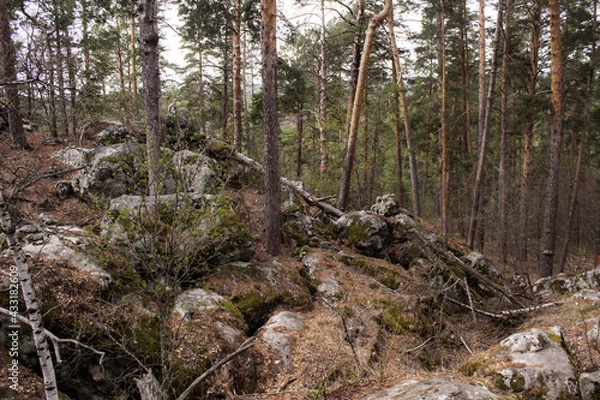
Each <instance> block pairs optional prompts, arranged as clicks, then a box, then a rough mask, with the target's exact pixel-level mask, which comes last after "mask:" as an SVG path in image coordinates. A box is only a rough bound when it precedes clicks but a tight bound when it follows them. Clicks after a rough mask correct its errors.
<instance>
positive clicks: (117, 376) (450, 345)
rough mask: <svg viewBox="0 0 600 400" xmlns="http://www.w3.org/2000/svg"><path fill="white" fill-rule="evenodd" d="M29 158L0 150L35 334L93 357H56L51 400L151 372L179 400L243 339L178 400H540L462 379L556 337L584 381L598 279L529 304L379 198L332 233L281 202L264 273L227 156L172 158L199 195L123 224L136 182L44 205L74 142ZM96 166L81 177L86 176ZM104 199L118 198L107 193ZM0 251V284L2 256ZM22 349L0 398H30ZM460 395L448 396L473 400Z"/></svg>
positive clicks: (86, 394) (91, 137)
mask: <svg viewBox="0 0 600 400" xmlns="http://www.w3.org/2000/svg"><path fill="white" fill-rule="evenodd" d="M119 129H121V130H127V131H129V133H130V134H131V136H132V137H135V130H130V129H127V128H125V127H122V126H120V125H119V126H116V127H115V126H113V123H109V122H104V123H97V124H95V125H94V126H91V127H89V129H88V130H87V131H86V132H85V135H83V136H82V138H81V140H80V143H78V145H79V146H78V147H77V148H78V149H79V148H82V149H93V148H95V147H97V146H98V145H96V144H95V142H96V141H97V137H96V134H98V133H100V132H105V131H107V130H109V131H111V132H116V131H118V130H119ZM28 140H29V142H30V143H31V144H32V146H33V150H32V151H28V152H17V151H12V150H11V149H10V147H9V140H8V138H7V137H6V136H2V137H0V160H1V161H0V182H2V186H1V189H2V191H3V193H4V195H5V197H7V198H8V199H9V204H10V206H11V207H10V211H11V214H12V216H13V219H14V221H15V222H16V223H17V225H18V226H19V227H20V231H19V237H20V239H21V240H22V241H23V244H24V245H25V247H24V251H25V252H26V253H27V254H28V263H29V266H30V268H31V270H32V274H33V275H34V276H35V285H36V289H37V292H38V296H39V298H40V302H41V304H42V309H43V314H44V323H45V327H46V328H47V329H48V330H49V331H51V332H53V333H54V334H56V335H57V336H58V337H60V338H73V339H77V340H78V341H80V342H81V343H84V344H86V345H89V346H91V347H92V348H94V349H95V350H96V351H97V352H93V351H90V350H89V349H85V348H82V347H77V346H74V345H73V344H68V343H65V344H61V345H60V352H61V359H62V363H61V364H60V365H58V366H57V372H58V377H59V388H60V390H61V392H63V393H64V394H65V398H67V396H68V398H72V399H98V400H99V399H113V398H139V393H138V390H137V389H136V384H135V379H139V378H141V376H142V375H143V374H144V372H145V371H146V372H147V370H148V369H152V370H153V372H154V374H155V375H156V376H157V377H158V379H159V381H160V382H161V384H162V385H163V389H164V392H165V393H166V395H167V396H169V398H177V396H179V394H180V393H182V392H183V391H184V390H185V388H187V387H188V385H190V384H191V383H192V381H193V380H194V379H195V378H196V377H198V376H199V375H201V374H202V373H203V372H204V371H206V370H208V369H209V368H210V366H212V365H215V364H216V363H217V362H218V361H219V360H221V359H224V358H225V357H226V356H227V355H228V354H231V353H233V352H234V351H235V350H236V349H238V348H239V346H240V345H241V344H242V343H245V341H246V340H247V339H248V338H255V339H254V341H253V342H252V343H253V344H252V347H251V348H250V349H249V350H248V351H246V352H244V353H242V354H241V355H239V356H238V357H235V358H234V359H233V360H232V361H231V362H230V363H228V364H226V365H225V366H224V367H222V368H219V369H218V370H217V371H216V372H215V373H214V374H212V375H211V376H210V377H208V378H207V379H206V380H204V381H203V382H202V383H201V384H200V385H199V386H198V387H196V388H195V390H194V391H193V393H192V395H191V396H190V398H198V399H236V398H237V399H263V398H264V399H267V398H277V399H301V398H304V399H320V398H323V399H363V398H364V399H366V398H413V397H409V396H408V395H404V397H392V396H393V395H392V394H390V393H388V394H386V395H385V396H389V397H369V396H376V393H378V391H381V390H384V389H387V388H391V387H393V386H394V385H396V384H398V383H400V382H404V381H408V380H411V381H415V382H416V381H419V382H421V381H425V380H427V379H432V378H434V379H437V378H440V379H442V380H443V379H452V380H453V381H454V380H456V381H461V382H462V381H464V382H469V383H472V382H481V383H482V384H485V385H487V387H488V388H490V390H492V392H493V393H495V395H497V396H498V398H536V399H538V398H539V399H542V398H554V397H552V396H553V389H552V388H553V386H551V385H550V384H548V385H547V386H548V387H550V389H547V388H546V386H544V384H542V385H541V386H540V384H539V383H538V384H537V386H535V388H533V389H531V388H528V386H527V385H528V384H529V381H528V380H527V378H523V379H524V382H525V383H524V384H523V385H521V386H519V387H513V386H512V385H509V386H510V387H505V386H503V385H502V384H499V382H498V376H499V375H498V374H497V373H492V372H489V371H491V369H490V368H492V367H489V365H488V364H490V365H491V362H488V361H486V363H483V362H482V363H479V361H473V360H479V359H480V358H481V357H484V358H485V357H488V356H489V357H493V354H492V353H493V352H494V351H495V350H492V349H494V348H495V347H496V346H497V345H498V344H499V343H500V342H501V341H502V340H503V339H505V338H507V337H509V336H510V335H511V334H513V333H515V332H527V331H528V330H530V329H533V328H540V329H548V328H552V327H560V328H561V329H562V339H560V340H559V342H560V344H561V346H563V347H564V348H566V350H568V354H569V357H570V360H571V365H572V368H573V371H574V376H576V377H580V376H581V374H582V373H588V372H595V371H597V370H598V362H600V353H599V351H598V350H599V348H600V347H599V345H598V343H599V342H598V337H599V335H598V327H599V326H600V320H599V316H600V310H599V304H600V294H599V292H597V288H596V286H598V284H599V283H600V279H598V277H600V272H596V270H590V271H589V273H588V275H584V278H585V279H587V280H585V279H583V278H582V279H579V280H577V279H571V280H569V279H566V278H561V279H558V280H553V281H551V282H548V283H546V284H545V285H546V286H544V285H538V286H537V288H538V289H539V291H538V290H535V291H534V288H533V286H532V284H531V282H530V280H528V279H527V277H523V276H514V275H513V274H512V271H510V270H508V269H507V270H503V269H502V268H500V267H499V266H494V265H493V261H492V260H486V259H485V258H484V257H483V256H481V255H478V254H476V253H469V252H468V251H466V249H465V247H464V246H463V245H462V244H461V243H460V242H459V241H455V242H453V243H451V248H450V249H448V250H445V249H443V248H442V246H441V244H440V243H439V240H438V239H437V235H436V232H435V228H434V227H433V226H432V224H430V223H427V221H420V220H418V219H415V218H413V217H412V216H410V214H409V213H407V212H406V211H405V210H402V209H401V208H398V207H397V206H395V205H394V204H393V202H392V203H390V202H389V198H381V199H382V201H381V204H379V206H380V208H375V209H374V210H376V211H377V210H379V211H380V212H368V213H365V212H357V213H347V214H345V215H344V216H343V217H342V218H339V219H338V218H334V217H332V216H330V215H328V214H327V213H326V212H323V210H321V209H319V207H315V206H314V205H311V204H307V203H306V202H305V201H303V200H302V199H301V198H299V197H298V196H296V195H294V193H293V191H289V190H285V191H284V193H285V195H284V200H285V201H284V204H283V210H284V232H285V244H284V252H283V255H282V256H280V257H277V258H276V259H272V258H270V257H268V256H267V254H266V253H265V251H264V246H263V242H264V227H263V225H262V213H263V210H262V207H263V201H262V188H261V184H262V179H261V177H260V176H259V175H258V174H257V173H256V172H255V171H252V170H250V169H249V168H246V167H242V166H241V165H240V164H238V163H236V162H235V161H234V160H232V158H231V157H228V156H227V151H222V152H218V151H216V150H215V149H217V148H219V147H218V146H214V145H211V144H210V143H209V140H208V139H207V140H205V141H204V142H203V144H202V145H201V146H200V147H199V148H198V149H195V152H194V153H192V152H189V153H188V152H187V151H188V150H184V151H183V150H182V151H183V152H174V153H173V154H174V155H173V160H175V161H173V165H175V166H176V167H174V168H175V169H176V171H177V174H178V175H177V174H176V175H174V176H175V178H174V181H175V182H176V183H177V185H179V184H180V183H181V182H185V183H186V184H190V185H192V184H193V185H200V186H202V188H203V191H202V193H198V192H195V194H194V195H190V196H189V197H188V195H187V194H184V193H183V192H181V193H180V192H175V195H174V196H175V197H173V198H170V199H169V200H165V202H164V203H162V202H160V201H159V200H156V203H154V202H153V200H148V199H146V200H143V201H147V202H148V203H147V205H148V207H147V208H144V209H141V208H140V209H137V208H135V207H136V206H135V204H136V203H134V201H138V200H136V199H138V198H137V197H134V196H133V195H134V194H135V193H131V190H130V189H131V188H132V187H135V188H137V189H136V190H139V189H140V188H143V179H141V180H136V179H137V178H139V177H138V176H137V175H138V173H137V172H135V171H134V172H131V171H130V172H129V173H128V174H125V178H124V180H123V181H119V182H117V181H116V180H117V178H118V176H117V175H116V174H115V173H114V170H110V171H112V172H111V173H112V175H111V176H110V179H114V180H110V179H109V180H107V182H109V183H110V185H112V186H110V187H102V186H101V185H100V184H98V186H97V187H96V189H97V190H98V192H97V193H96V196H94V197H91V196H89V194H86V195H82V194H81V192H80V193H79V196H77V195H75V194H73V193H72V194H70V195H68V196H67V195H64V196H63V195H62V194H61V196H59V193H57V190H56V189H55V187H56V186H55V185H56V184H57V183H58V182H60V181H62V182H74V180H73V178H75V177H76V176H80V177H83V175H78V174H80V173H81V172H82V171H81V170H80V169H79V168H77V167H73V165H69V164H66V163H65V162H64V160H65V159H64V158H63V159H62V161H59V160H58V159H56V157H55V158H53V154H55V153H57V152H58V151H63V155H64V154H66V153H65V149H66V150H69V149H72V147H70V146H71V145H72V143H69V142H64V141H59V140H53V139H48V138H46V137H44V135H43V134H41V133H38V132H34V133H31V134H30V136H29V138H28ZM128 140H130V139H128ZM137 146H138V144H137V143H134V142H131V144H130V145H129V147H127V149H126V151H124V152H123V154H126V155H132V154H134V153H135V152H136V151H138V150H139V148H138V147H137ZM115 148H116V147H115ZM115 148H112V147H111V149H112V150H114V149H115ZM112 150H111V151H112ZM221 150H222V149H221ZM78 151H80V150H78ZM80 152H81V151H80ZM99 153H100V151H97V152H95V153H90V154H91V156H90V157H92V158H93V157H98V154H99ZM85 154H87V153H85ZM107 154H109V156H107V157H106V158H105V159H104V163H105V164H103V165H104V166H103V167H102V168H104V169H102V171H108V170H109V167H107V165H108V164H110V165H113V164H118V165H119V168H121V169H120V171H122V169H123V165H133V164H132V163H131V162H130V161H131V160H129V159H127V160H125V159H120V158H119V157H121V155H120V153H117V152H116V150H115V152H112V153H107ZM177 157H181V158H177ZM124 160H125V161H124ZM181 160H184V161H182V163H183V164H185V163H187V164H185V168H188V167H189V166H190V163H195V164H194V166H195V167H196V168H197V169H194V170H193V172H190V171H189V170H187V171H188V173H189V175H185V176H184V174H183V172H181V171H183V169H181V168H183V167H181V165H182V164H178V162H179V161H181ZM88 161H89V160H88ZM99 165H100V164H95V166H94V167H93V168H96V171H100V170H101V168H100V167H99ZM180 167H181V168H180ZM93 168H92V169H93ZM76 169H77V170H76ZM89 169H90V168H89V167H86V169H84V170H83V171H86V170H89ZM207 169H210V170H211V171H213V172H211V173H209V174H207V175H202V176H203V177H204V176H206V178H202V179H200V174H199V172H198V171H205V170H207ZM62 171H69V172H66V173H62ZM187 179H191V180H192V181H193V182H191V181H188V180H187ZM82 181H83V179H82V178H81V179H79V181H78V182H82ZM123 182H125V183H123ZM140 182H142V183H140ZM190 182H191V183H190ZM119 185H122V186H119ZM140 185H142V186H140ZM59 187H60V185H59ZM91 187H94V185H93V184H92V185H89V186H88V187H86V189H90V188H91ZM80 188H83V184H81V186H80ZM75 189H77V188H75ZM109 189H110V190H109ZM121 189H122V190H121ZM113 190H114V191H115V192H117V191H119V193H117V194H116V195H114V196H113V195H112V194H111V195H107V193H108V192H107V191H110V192H111V193H112V191H113ZM60 193H63V192H60ZM186 193H187V192H186ZM11 194H14V195H11ZM179 195H180V197H178V196H179ZM128 196H129V197H128ZM11 197H12V198H11ZM61 197H62V198H61ZM115 198H118V199H122V203H124V202H125V200H127V205H126V206H125V207H121V205H120V204H119V203H118V202H117V201H115V200H114V199H115ZM111 199H112V200H111ZM172 199H175V200H172ZM386 199H387V200H386ZM144 204H146V203H144ZM381 207H384V208H381ZM132 209H133V210H134V211H135V212H133V213H132V212H131V210H132ZM140 210H141V211H140ZM41 214H43V215H44V216H43V217H41ZM48 215H51V216H52V217H48ZM2 243H3V244H2V245H0V249H2V250H3V252H2V254H1V256H0V267H1V268H2V271H3V273H4V278H6V277H7V276H8V271H9V269H10V265H11V264H12V257H11V255H10V254H9V252H8V251H6V246H5V245H4V240H3V241H2ZM65 249H68V250H65ZM53 251H54V252H53ZM588 269H589V268H588ZM576 272H586V271H585V268H582V269H581V271H576ZM596 273H598V274H599V275H596ZM584 280H585V284H583V283H581V282H584ZM3 285H4V286H3V293H2V297H1V298H0V305H2V306H6V304H7V301H8V294H7V293H8V287H7V286H6V279H5V281H4V283H3ZM544 287H547V288H546V289H544ZM584 289H585V290H584ZM534 292H535V293H534ZM511 310H512V311H513V312H511ZM503 312H504V313H503ZM0 318H1V317H0ZM5 330H6V324H4V327H3V330H2V331H1V334H2V337H0V345H2V346H0V354H1V355H2V357H0V369H1V370H2V371H5V370H6V369H7V368H8V366H9V364H10V362H11V357H10V356H9V346H8V344H9V342H8V340H7V336H6V331H5ZM25 331H26V328H24V327H23V329H22V332H23V334H22V336H21V347H20V354H19V357H20V358H19V360H20V362H21V365H22V366H24V367H26V368H23V369H22V370H21V371H20V372H21V374H20V376H19V390H18V391H17V392H14V391H11V390H10V389H9V386H10V382H9V380H8V379H4V378H3V377H0V393H2V395H3V397H2V396H0V397H2V398H7V399H15V400H20V399H35V398H43V384H42V382H41V378H40V377H39V375H37V374H36V372H35V371H36V366H35V365H36V356H35V349H34V348H32V344H31V342H30V339H29V337H28V336H27V334H26V333H25ZM552 332H554V331H552ZM594 332H595V333H594ZM559 336H560V335H559ZM552 337H554V336H552ZM99 352H102V353H103V354H104V355H103V356H102V357H100V356H99ZM565 354H566V353H565ZM486 360H487V358H486ZM480 364H485V366H482V365H480ZM515 364H518V363H517V362H516V361H515ZM504 367H506V366H504ZM504 367H503V368H504ZM515 368H516V367H515ZM502 371H504V370H502ZM449 377H451V378H449ZM569 379H570V378H569ZM500 383H501V382H500ZM440 385H441V384H440ZM576 386H577V389H576V390H575V391H574V392H568V393H566V392H565V393H566V394H565V393H562V392H561V393H562V394H561V396H563V397H560V398H563V399H566V398H598V397H590V396H591V395H590V394H589V393H592V392H589V391H588V392H586V391H584V390H583V389H582V383H581V381H579V383H578V384H577V385H576ZM540 387H541V388H542V389H540ZM415 390H416V389H415ZM557 390H558V389H557ZM536 391H537V392H536ZM584 392H585V393H588V394H587V396H588V397H585V396H586V394H584ZM415 393H416V392H415ZM536 393H537V394H536ZM593 393H596V392H593ZM593 395H595V396H598V394H597V393H596V394H593ZM377 396H384V395H383V394H381V395H377ZM414 396H416V395H414ZM461 396H463V397H460V396H459V395H455V397H448V398H484V397H481V396H480V397H474V396H475V395H461ZM465 396H466V397H465ZM469 396H470V397H469ZM485 396H487V395H485ZM535 396H537V397H535ZM415 398H416V397H415ZM422 398H431V399H433V398H442V397H441V395H439V396H436V395H429V397H422ZM485 398H488V397H485ZM556 398H559V397H556Z"/></svg>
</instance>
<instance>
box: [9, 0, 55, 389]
mask: <svg viewBox="0 0 600 400" xmlns="http://www.w3.org/2000/svg"><path fill="white" fill-rule="evenodd" d="M2 1H4V0H0V13H1V7H2V4H1V2H2ZM0 223H1V224H2V232H4V234H5V235H6V243H7V244H8V248H9V250H10V253H11V255H12V257H13V260H14V262H15V266H16V268H17V271H18V274H19V283H20V286H21V293H22V295H23V301H24V302H25V308H26V309H27V316H28V319H29V321H31V324H30V326H31V331H32V334H33V341H34V343H35V348H36V351H37V356H38V360H39V362H40V369H41V370H42V377H43V379H44V390H45V391H46V400H58V387H57V384H56V374H55V372H54V364H53V362H52V355H51V353H50V347H49V345H48V340H47V337H46V332H45V331H44V324H43V321H42V313H41V310H40V307H39V305H38V302H37V300H36V296H35V288H34V286H33V280H32V277H31V274H30V273H29V266H28V265H27V261H26V260H25V255H24V254H23V252H22V251H21V246H20V244H19V242H18V239H17V236H16V230H15V226H14V225H13V223H12V219H11V217H10V214H9V212H8V207H7V204H6V203H5V201H4V196H3V195H2V192H0Z"/></svg>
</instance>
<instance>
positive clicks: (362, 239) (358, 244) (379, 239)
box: [335, 211, 391, 258]
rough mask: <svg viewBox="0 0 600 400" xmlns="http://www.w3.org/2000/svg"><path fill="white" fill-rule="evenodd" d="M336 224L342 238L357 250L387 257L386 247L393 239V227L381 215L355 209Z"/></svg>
mask: <svg viewBox="0 0 600 400" xmlns="http://www.w3.org/2000/svg"><path fill="white" fill-rule="evenodd" d="M335 225H336V226H337V228H338V230H339V236H340V238H342V239H344V240H345V241H346V242H347V244H348V246H350V247H352V248H353V249H355V250H356V251H357V252H359V253H361V254H364V255H367V256H372V257H380V258H384V257H386V248H387V245H388V244H389V241H390V239H391V229H390V227H389V226H388V224H387V223H386V221H385V220H384V219H383V218H382V217H381V216H379V215H377V214H373V213H369V212H366V211H353V212H350V213H347V214H344V215H342V216H341V217H340V218H339V219H338V220H337V221H335Z"/></svg>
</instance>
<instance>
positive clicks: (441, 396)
mask: <svg viewBox="0 0 600 400" xmlns="http://www.w3.org/2000/svg"><path fill="white" fill-rule="evenodd" d="M363 399H364V400H496V399H499V397H498V396H497V395H495V394H493V393H492V392H490V391H489V390H488V389H487V388H486V387H485V386H483V385H482V384H479V383H471V382H464V381H460V380H454V378H452V377H449V376H440V377H436V378H431V379H427V380H422V381H417V380H408V381H404V382H401V383H399V384H398V385H396V386H394V387H392V388H390V389H385V390H382V391H380V392H377V393H373V394H370V395H368V396H366V397H363Z"/></svg>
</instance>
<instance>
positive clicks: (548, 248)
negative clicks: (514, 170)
mask: <svg viewBox="0 0 600 400" xmlns="http://www.w3.org/2000/svg"><path fill="white" fill-rule="evenodd" d="M548 6H549V9H550V55H551V67H550V71H551V74H552V83H551V86H552V118H551V127H550V154H549V157H548V175H547V178H546V191H545V195H544V224H543V225H544V226H543V231H542V248H541V257H540V268H539V273H540V277H548V276H552V269H553V264H554V251H555V245H556V216H557V211H558V183H559V174H560V153H561V151H562V131H563V126H562V124H563V117H564V69H563V59H562V52H561V31H560V29H561V28H560V4H559V0H549V1H548Z"/></svg>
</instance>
